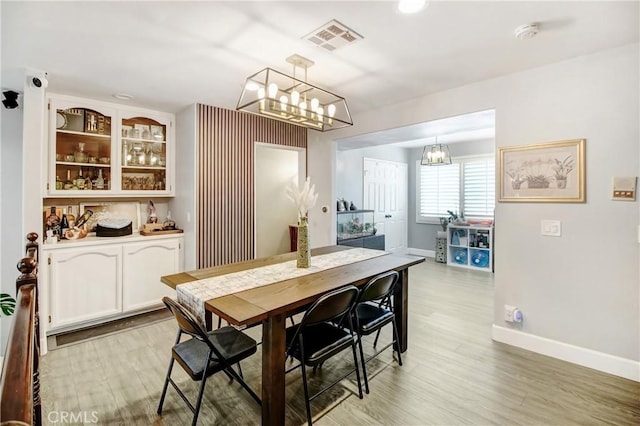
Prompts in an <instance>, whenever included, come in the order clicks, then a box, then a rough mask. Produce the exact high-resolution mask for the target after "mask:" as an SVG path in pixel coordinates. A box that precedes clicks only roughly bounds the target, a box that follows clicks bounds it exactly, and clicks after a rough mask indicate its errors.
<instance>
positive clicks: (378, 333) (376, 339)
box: [373, 328, 382, 348]
mask: <svg viewBox="0 0 640 426" xmlns="http://www.w3.org/2000/svg"><path fill="white" fill-rule="evenodd" d="M381 330H382V329H381V328H379V329H378V331H377V332H376V338H375V340H374V341H373V347H374V348H375V347H376V345H377V344H378V337H380V331H381Z"/></svg>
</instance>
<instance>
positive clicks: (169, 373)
mask: <svg viewBox="0 0 640 426" xmlns="http://www.w3.org/2000/svg"><path fill="white" fill-rule="evenodd" d="M174 361H175V360H174V359H173V357H171V361H169V370H168V371H167V377H166V378H165V379H164V386H163V387H162V395H160V404H158V410H157V411H156V412H157V413H158V414H162V405H163V404H164V397H165V396H166V395H167V388H168V387H169V378H170V377H171V370H172V369H173V362H174Z"/></svg>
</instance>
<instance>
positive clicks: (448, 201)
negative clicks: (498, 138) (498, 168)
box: [416, 156, 496, 223]
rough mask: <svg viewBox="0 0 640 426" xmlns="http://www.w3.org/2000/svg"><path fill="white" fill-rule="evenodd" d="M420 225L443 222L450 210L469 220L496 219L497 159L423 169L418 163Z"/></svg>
mask: <svg viewBox="0 0 640 426" xmlns="http://www.w3.org/2000/svg"><path fill="white" fill-rule="evenodd" d="M417 187H418V191H417V202H416V206H417V222H425V223H439V218H440V217H443V216H445V217H446V216H448V215H449V214H448V213H447V210H451V211H453V212H463V213H464V216H465V217H471V218H485V217H493V209H494V206H495V198H496V194H495V187H496V184H495V159H494V157H493V156H482V157H467V158H461V159H458V160H454V162H453V164H451V165H447V166H421V165H420V161H418V162H417Z"/></svg>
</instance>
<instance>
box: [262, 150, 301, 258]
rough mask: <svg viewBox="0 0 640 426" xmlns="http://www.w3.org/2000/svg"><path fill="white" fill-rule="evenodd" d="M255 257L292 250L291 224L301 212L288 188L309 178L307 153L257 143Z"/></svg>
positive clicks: (295, 221)
mask: <svg viewBox="0 0 640 426" xmlns="http://www.w3.org/2000/svg"><path fill="white" fill-rule="evenodd" d="M254 158H255V174H254V176H255V238H254V241H255V249H254V253H255V257H265V256H272V255H275V254H282V253H287V252H289V251H290V239H289V225H290V224H295V223H297V222H298V212H297V210H296V207H295V205H294V204H293V203H292V202H291V200H289V199H288V198H287V196H286V193H285V188H286V187H287V185H289V183H290V182H291V181H292V180H293V179H296V180H297V181H298V184H299V185H300V184H301V183H300V182H301V181H302V182H304V180H305V177H306V170H305V164H306V160H305V150H304V149H303V148H291V147H285V146H281V145H274V144H267V143H260V142H256V144H255V157H254Z"/></svg>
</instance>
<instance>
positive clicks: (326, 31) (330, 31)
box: [302, 19, 364, 51]
mask: <svg viewBox="0 0 640 426" xmlns="http://www.w3.org/2000/svg"><path fill="white" fill-rule="evenodd" d="M302 38H303V39H306V40H308V41H310V42H311V43H313V45H314V46H319V47H323V48H325V49H327V50H328V51H334V50H336V49H339V48H341V47H343V46H347V45H349V44H353V43H355V42H357V41H358V40H362V39H363V38H364V37H362V36H361V35H360V34H358V33H357V32H355V31H354V30H352V29H351V28H349V27H347V26H346V25H344V24H342V23H341V22H338V21H336V20H335V19H332V20H331V21H329V22H327V23H326V24H324V25H323V26H321V27H320V28H316V29H315V30H313V31H311V32H310V33H309V34H307V35H305V36H304V37H302Z"/></svg>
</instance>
